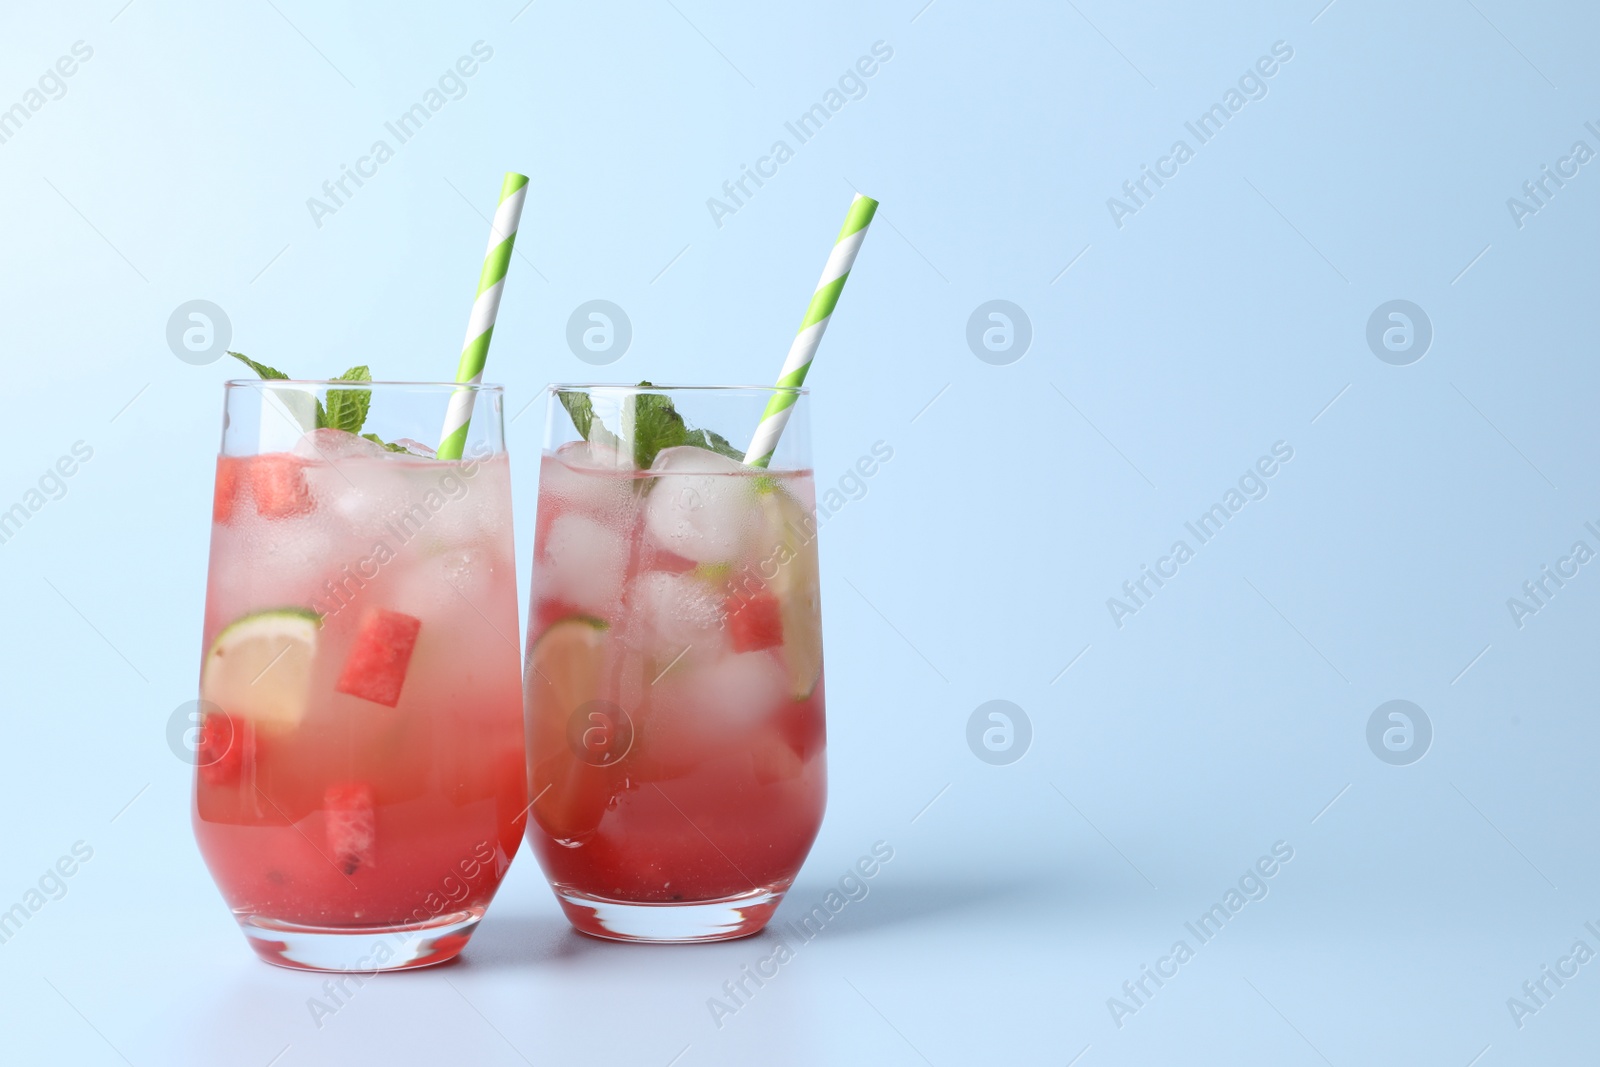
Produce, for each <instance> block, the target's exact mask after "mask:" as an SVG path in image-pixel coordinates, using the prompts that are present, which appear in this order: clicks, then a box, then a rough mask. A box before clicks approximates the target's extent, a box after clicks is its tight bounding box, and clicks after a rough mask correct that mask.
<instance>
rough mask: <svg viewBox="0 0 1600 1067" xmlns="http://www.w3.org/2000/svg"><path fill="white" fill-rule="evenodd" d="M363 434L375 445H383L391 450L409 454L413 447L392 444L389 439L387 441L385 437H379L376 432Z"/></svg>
mask: <svg viewBox="0 0 1600 1067" xmlns="http://www.w3.org/2000/svg"><path fill="white" fill-rule="evenodd" d="M361 436H362V437H364V438H366V439H367V440H368V441H371V442H372V443H373V444H375V445H382V446H383V447H384V448H387V449H388V450H389V451H390V452H405V453H407V454H410V452H411V449H409V448H407V447H406V446H405V445H392V444H390V443H389V442H388V441H385V440H384V439H383V438H381V437H379V436H378V435H377V434H375V433H364V434H362V435H361Z"/></svg>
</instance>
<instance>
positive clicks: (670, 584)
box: [628, 571, 726, 668]
mask: <svg viewBox="0 0 1600 1067" xmlns="http://www.w3.org/2000/svg"><path fill="white" fill-rule="evenodd" d="M628 608H629V611H630V612H631V613H632V616H633V618H632V620H631V621H632V623H633V625H631V626H629V627H628V631H629V634H630V636H631V637H632V641H633V644H634V646H635V647H637V648H639V649H641V650H643V651H644V652H646V653H647V654H649V655H651V656H652V657H653V658H655V659H657V660H659V661H660V663H661V666H662V667H663V668H664V667H666V666H667V665H668V664H669V663H671V662H672V661H673V660H675V659H677V658H678V657H679V656H680V655H682V654H683V653H684V651H685V650H692V651H691V652H690V656H689V657H685V659H689V658H693V659H695V660H701V659H704V658H706V657H707V656H710V655H712V654H714V653H716V652H718V651H720V650H721V648H722V646H723V645H724V644H726V639H725V637H724V635H723V633H722V629H721V623H722V597H721V595H720V594H719V593H718V592H717V590H716V589H715V587H713V586H712V585H711V583H709V582H707V581H705V580H703V579H701V578H697V577H695V576H694V575H692V574H669V573H667V572H665V571H651V572H650V573H648V574H644V575H641V576H640V577H639V578H637V579H636V580H635V581H634V583H633V587H632V588H631V589H629V590H628Z"/></svg>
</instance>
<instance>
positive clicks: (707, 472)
mask: <svg viewBox="0 0 1600 1067" xmlns="http://www.w3.org/2000/svg"><path fill="white" fill-rule="evenodd" d="M751 471H752V468H750V467H747V466H745V465H744V464H743V463H740V462H739V461H738V460H736V459H730V458H728V457H727V456H723V455H720V454H718V453H716V452H711V451H709V450H707V449H704V448H696V447H694V446H693V445H680V446H678V447H676V448H663V449H662V450H661V452H660V453H659V454H657V456H656V461H655V463H653V464H652V465H651V467H650V473H651V474H654V475H656V476H657V477H656V478H655V479H653V482H654V484H653V485H652V486H651V488H650V492H649V494H648V495H647V496H646V498H645V503H644V521H645V527H646V529H648V530H649V531H650V536H651V537H652V538H653V539H654V540H655V541H656V543H657V544H659V545H660V546H661V547H663V548H665V549H668V550H669V551H672V552H676V553H677V554H678V555H680V556H683V557H685V558H687V559H692V560H694V561H696V562H698V563H718V562H731V561H733V560H735V559H737V558H738V557H739V555H740V553H741V550H742V549H743V547H744V545H745V543H746V541H748V540H749V534H750V530H751V526H752V524H753V522H754V519H755V517H756V510H755V499H756V498H755V487H754V485H753V479H752V478H751V477H749V475H750V474H751Z"/></svg>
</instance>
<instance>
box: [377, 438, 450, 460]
mask: <svg viewBox="0 0 1600 1067" xmlns="http://www.w3.org/2000/svg"><path fill="white" fill-rule="evenodd" d="M389 443H390V444H394V445H399V446H400V447H401V448H403V449H405V451H404V452H389V453H388V455H390V456H396V457H399V458H401V459H406V458H408V457H414V456H421V457H423V458H424V459H433V458H434V457H435V456H436V455H438V452H437V451H436V450H435V449H434V447H433V446H432V445H425V444H423V443H422V442H421V441H417V440H414V439H412V438H410V437H397V438H395V439H394V440H393V441H391V442H389Z"/></svg>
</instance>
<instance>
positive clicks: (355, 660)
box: [333, 608, 422, 708]
mask: <svg viewBox="0 0 1600 1067" xmlns="http://www.w3.org/2000/svg"><path fill="white" fill-rule="evenodd" d="M421 629H422V620H421V619H419V618H417V617H416V616H414V615H406V614H404V613H402V612H398V611H390V610H389V609H387V608H378V609H376V610H374V611H369V612H367V614H366V615H365V616H364V617H363V618H362V620H361V628H360V630H358V631H357V632H356V640H355V644H353V645H352V646H351V648H350V654H349V655H348V656H346V657H345V661H344V667H343V668H342V669H341V670H340V671H339V680H338V681H337V682H336V683H334V686H333V687H334V689H336V690H338V691H339V692H341V693H348V694H350V695H351V696H353V697H360V698H361V699H362V700H370V701H372V702H373V703H374V704H383V705H385V706H387V707H391V708H392V707H394V706H395V705H396V704H398V703H400V689H401V687H403V686H404V685H405V683H406V669H407V668H408V667H409V666H410V665H411V652H412V649H414V648H415V647H416V644H417V632H418V631H419V630H421Z"/></svg>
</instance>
